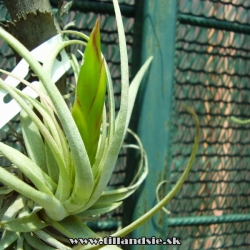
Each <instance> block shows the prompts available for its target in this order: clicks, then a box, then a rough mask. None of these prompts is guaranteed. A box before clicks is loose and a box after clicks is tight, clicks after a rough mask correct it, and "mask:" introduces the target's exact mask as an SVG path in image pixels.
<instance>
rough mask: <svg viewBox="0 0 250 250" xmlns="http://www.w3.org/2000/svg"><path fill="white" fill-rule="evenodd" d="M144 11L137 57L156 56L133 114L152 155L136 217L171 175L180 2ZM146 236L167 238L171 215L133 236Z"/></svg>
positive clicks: (154, 4)
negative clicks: (176, 30)
mask: <svg viewBox="0 0 250 250" xmlns="http://www.w3.org/2000/svg"><path fill="white" fill-rule="evenodd" d="M141 11H142V12H143V17H142V23H141V25H142V26H141V29H142V42H141V48H140V50H141V51H140V52H138V50H135V48H134V49H133V52H134V54H136V55H137V56H138V55H139V54H141V62H142V63H143V62H145V61H146V59H147V58H148V57H149V56H151V55H153V56H154V59H153V62H152V65H151V67H150V69H149V72H148V74H147V77H146V79H144V82H143V83H142V86H141V89H140V93H139V96H138V100H137V106H136V109H137V111H136V114H135V113H134V114H135V115H136V117H133V119H136V120H137V129H136V130H137V133H138V135H139V137H140V138H141V140H142V143H143V145H144V148H145V150H146V153H147V155H148V160H149V175H148V177H147V179H146V181H145V183H144V186H143V189H142V190H141V192H139V194H138V193H137V198H136V199H134V203H133V204H131V205H130V209H133V211H134V212H133V215H132V220H135V219H137V218H138V217H139V216H141V215H142V214H144V213H145V212H146V211H148V210H149V209H150V208H152V207H153V206H154V205H155V204H156V192H155V190H156V187H157V185H158V183H160V182H161V181H162V180H166V179H168V178H169V174H170V170H169V165H170V160H171V159H170V158H169V156H170V146H171V130H170V128H171V122H172V121H171V117H172V112H173V111H172V110H173V107H172V104H173V101H174V96H173V86H174V51H175V28H176V17H177V1H175V0H157V1H155V0H147V1H145V2H144V6H143V8H142V9H141ZM134 32H137V30H136V29H135V31H134ZM138 49H139V48H138ZM126 211H127V210H126ZM126 211H125V212H126ZM143 236H145V237H149V238H150V237H152V236H155V237H159V238H163V239H164V240H165V239H166V236H167V214H165V213H164V212H159V213H158V214H157V215H155V216H154V217H153V218H152V219H151V220H150V221H149V222H147V223H146V224H144V225H143V226H141V227H140V228H139V229H137V230H136V231H134V232H133V233H132V234H131V235H130V237H136V238H140V237H143ZM168 236H169V237H172V236H171V235H168ZM138 247H139V248H138ZM130 249H166V245H165V246H157V245H155V246H152V245H151V246H146V245H145V246H131V247H130Z"/></svg>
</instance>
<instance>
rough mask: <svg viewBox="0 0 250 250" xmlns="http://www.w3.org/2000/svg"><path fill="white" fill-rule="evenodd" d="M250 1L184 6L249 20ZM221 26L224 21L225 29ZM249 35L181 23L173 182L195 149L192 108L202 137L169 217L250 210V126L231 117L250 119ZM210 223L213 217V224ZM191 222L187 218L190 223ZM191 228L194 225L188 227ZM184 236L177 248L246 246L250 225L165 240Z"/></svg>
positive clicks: (191, 13) (197, 230)
mask: <svg viewBox="0 0 250 250" xmlns="http://www.w3.org/2000/svg"><path fill="white" fill-rule="evenodd" d="M249 7H250V2H249V1H232V2H231V1H201V0H192V1H191V0H190V1H186V0H181V1H179V13H178V16H180V15H182V14H186V15H187V19H188V18H189V19H192V18H193V17H197V16H198V17H204V18H206V19H205V20H203V21H204V22H208V21H209V20H213V21H214V20H218V21H219V20H221V21H228V22H230V23H231V24H235V23H237V24H246V23H249ZM220 25H221V24H220ZM249 39H250V37H249V35H247V34H242V33H236V32H230V31H225V30H223V25H222V26H221V28H220V29H215V28H212V27H211V28H205V27H200V26H198V25H197V26H195V25H189V24H187V23H184V22H178V24H177V32H176V71H175V95H174V96H175V111H176V112H174V113H175V114H176V115H175V116H174V119H173V121H174V124H173V126H174V127H173V134H172V160H173V161H172V166H171V177H170V184H171V185H173V184H174V183H176V181H177V180H178V178H179V176H180V174H181V173H182V171H183V166H185V165H186V163H187V160H188V157H189V155H190V151H191V148H192V144H193V140H194V136H195V128H194V123H193V121H192V118H191V117H190V115H188V114H187V113H186V112H183V111H182V110H181V105H182V104H186V105H189V106H191V107H193V108H194V110H195V111H196V112H197V114H198V117H199V120H200V128H201V134H200V135H201V139H200V145H199V150H198V154H197V157H196V161H195V164H194V166H193V168H192V170H191V173H190V174H189V177H188V179H187V180H186V181H185V183H184V185H183V187H182V188H181V190H180V192H179V193H178V194H177V196H176V197H175V198H174V200H172V201H171V202H170V205H169V210H170V211H171V215H170V217H171V218H176V217H188V216H196V222H199V216H202V215H211V216H212V215H215V216H219V215H225V214H227V215H228V214H232V215H233V214H246V213H249V208H250V199H249V182H250V174H249V170H250V169H249V166H248V165H249V161H250V147H249V146H250V137H249V130H250V126H249V125H245V126H242V125H237V124H234V123H233V122H232V121H230V117H231V116H236V117H238V118H241V119H246V118H247V117H249V105H250V102H249V94H250V88H249V84H248V82H249V76H250V75H249V72H250V70H249V69H250V62H249V58H250V57H249V56H250V54H249V53H250V43H249ZM208 220H209V219H208ZM189 223H190V221H189ZM190 224H192V223H190ZM169 235H171V236H172V235H174V236H178V237H179V238H180V239H182V243H183V245H182V246H181V247H179V248H178V249H200V248H201V249H228V248H230V249H235V248H236V247H237V248H239V249H246V246H249V245H250V241H249V223H248V222H242V223H240V222H239V223H227V224H226V223H222V224H211V225H202V223H200V224H199V223H198V224H197V225H196V226H195V225H193V226H182V227H181V226H174V223H173V226H170V227H169V230H168V236H169Z"/></svg>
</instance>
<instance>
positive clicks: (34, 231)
mask: <svg viewBox="0 0 250 250" xmlns="http://www.w3.org/2000/svg"><path fill="white" fill-rule="evenodd" d="M113 3H114V9H115V14H116V20H117V27H118V35H119V45H120V54H121V75H122V79H121V86H122V91H121V104H120V110H119V112H118V115H117V116H115V104H114V93H113V87H112V81H111V76H110V72H109V69H108V67H107V63H106V61H105V58H104V57H103V55H102V54H101V44H100V30H99V20H97V22H96V25H95V27H94V29H93V31H92V33H91V35H90V37H87V36H86V35H84V34H81V33H78V32H75V31H67V32H68V33H72V34H75V35H79V36H80V37H81V38H83V39H84V40H85V41H86V42H83V41H82V40H69V41H64V42H62V43H60V44H58V45H56V46H55V47H54V49H53V50H52V52H51V53H50V55H49V57H48V58H47V60H46V62H45V63H44V64H43V66H41V65H40V64H39V63H38V62H37V60H36V59H35V58H34V57H33V55H32V54H31V53H30V52H29V51H28V50H27V49H26V48H25V47H24V46H23V45H22V44H20V43H19V42H18V41H17V40H16V39H15V38H14V37H12V36H11V35H10V34H9V33H7V32H6V31H4V30H3V29H0V37H1V38H2V39H3V40H5V41H6V42H7V43H8V44H9V45H10V46H11V47H12V48H13V49H14V50H15V51H16V52H17V53H18V54H19V55H20V56H21V57H22V58H23V59H25V60H26V61H27V62H28V64H29V65H30V67H31V69H32V70H33V71H34V73H35V74H36V76H37V77H38V78H39V80H40V83H41V87H40V88H36V87H34V86H32V85H31V84H30V83H29V82H27V81H26V80H24V79H20V78H19V77H18V76H15V75H13V74H11V73H8V72H6V71H4V70H1V72H3V73H5V74H7V75H11V76H12V77H14V78H16V79H18V80H19V81H21V82H22V83H24V84H26V85H27V86H29V87H30V88H33V90H34V91H36V92H37V93H38V96H39V100H37V99H34V98H32V97H30V96H28V95H26V94H24V93H23V92H22V91H20V90H18V89H16V88H14V87H12V86H9V85H8V84H6V83H5V82H4V81H3V80H0V87H1V88H2V89H4V90H5V91H6V92H8V93H9V94H10V95H11V96H12V97H13V99H15V100H16V101H17V102H18V103H19V105H20V106H21V108H22V111H21V115H20V117H21V127H22V134H23V138H24V142H25V146H26V150H27V155H24V154H22V153H21V152H19V151H18V150H16V149H14V148H12V147H9V146H7V145H5V144H4V143H0V153H1V156H2V157H5V158H7V159H9V160H10V161H11V162H12V166H10V167H1V168H0V182H1V183H2V184H3V185H4V186H3V187H1V188H0V192H1V199H2V207H1V210H0V217H1V223H0V227H1V228H2V230H3V235H2V239H1V242H0V249H13V248H14V249H33V248H35V249H43V250H44V249H72V246H71V245H70V242H69V240H68V238H101V237H100V236H99V235H97V234H96V233H95V232H93V231H92V230H91V229H90V228H89V227H88V226H87V225H86V224H85V223H84V222H85V221H87V220H89V219H90V218H91V219H93V218H95V217H94V216H96V215H100V214H103V213H106V212H109V211H111V210H113V209H115V208H116V207H118V206H119V205H121V203H122V200H124V199H125V198H126V197H128V196H129V195H131V194H132V193H133V192H134V191H135V190H136V189H137V188H138V187H139V186H140V184H141V183H142V182H143V180H144V179H145V177H146V175H147V172H148V168H147V157H146V153H145V152H144V149H143V146H142V144H141V141H140V139H139V138H138V137H137V135H136V134H134V133H133V132H132V131H131V130H129V129H128V124H129V120H130V116H131V113H132V108H133V105H134V101H135V97H136V93H137V90H138V88H139V85H140V82H141V80H142V77H143V75H144V73H145V72H146V71H147V69H148V66H149V64H150V62H151V60H152V58H149V59H148V60H147V61H146V63H145V64H144V65H143V66H142V68H141V69H140V71H139V72H138V74H137V75H136V76H135V78H134V80H133V81H132V82H131V84H130V85H129V79H128V59H127V51H126V42H125V35H124V30H123V25H122V17H121V13H120V10H119V4H118V2H117V0H113ZM64 33H66V31H64ZM71 44H82V45H84V46H86V49H85V52H84V56H83V63H82V64H81V65H80V66H79V65H78V63H77V60H76V58H75V56H74V55H71V62H72V68H73V70H74V74H75V77H76V82H77V87H76V96H75V102H74V104H73V108H72V110H71V111H70V110H69V108H68V107H67V105H66V103H65V101H64V99H63V97H62V95H61V94H60V93H59V91H58V89H57V88H56V86H55V85H54V84H53V83H52V80H51V77H50V76H51V73H52V66H53V63H54V60H55V58H56V56H57V55H58V53H59V52H60V51H61V50H62V49H64V48H65V47H66V46H69V45H71ZM106 89H107V92H108V108H109V109H108V110H109V119H108V120H107V117H106V105H105V93H106ZM34 109H35V110H36V112H34ZM186 109H187V110H188V111H189V112H190V113H191V114H192V115H193V117H194V121H195V125H196V136H195V143H194V148H193V151H192V154H191V157H190V160H189V163H188V165H187V167H186V169H185V171H184V173H183V175H182V176H181V178H180V180H179V181H178V182H177V184H176V185H175V186H174V188H173V189H172V190H171V192H170V193H169V194H168V195H167V196H166V197H165V198H164V199H163V200H161V201H160V202H159V203H158V204H157V205H156V206H155V207H153V208H152V209H151V210H150V211H149V212H147V213H146V214H144V215H143V216H142V217H141V218H139V219H137V220H136V221H134V222H133V223H132V224H130V225H129V226H127V227H125V228H123V229H121V230H119V231H118V232H116V233H114V234H113V235H112V236H113V237H117V236H120V237H123V236H125V235H126V234H128V233H129V232H131V231H132V230H134V229H135V228H136V227H138V226H140V225H141V224H142V223H144V222H145V221H147V220H148V219H149V218H150V217H151V216H152V215H153V214H155V213H156V212H157V211H159V210H160V209H161V208H162V207H163V206H165V205H166V204H167V203H168V202H169V201H170V200H171V199H172V197H173V196H174V195H175V194H176V192H177V191H178V190H179V189H180V187H181V185H182V183H183V182H184V180H185V178H186V177H187V174H188V172H189V170H190V168H191V165H192V163H193V161H194V158H195V154H196V151H197V147H198V141H199V124H198V119H197V116H196V115H195V113H194V111H192V109H190V108H188V107H186ZM37 113H40V116H41V117H42V119H40V118H39V117H38V116H37ZM127 131H128V132H129V133H131V134H132V135H133V136H134V137H135V139H136V141H137V142H138V145H123V140H124V137H125V134H126V132H127ZM121 147H132V148H135V149H137V150H139V152H140V154H141V160H140V162H139V168H138V169H139V173H138V174H137V175H136V178H135V180H134V181H133V183H131V185H130V186H129V187H124V188H120V189H117V190H108V191H107V190H106V187H107V184H108V181H109V179H110V177H111V175H112V171H113V169H114V166H115V163H116V160H117V157H118V154H119V151H120V149H121ZM96 218H98V216H97V217H96ZM100 242H101V241H100ZM100 244H101V243H100ZM101 247H102V248H105V247H106V248H107V249H111V247H112V246H105V247H103V246H91V245H85V246H75V247H73V248H77V249H94V248H101ZM113 247H114V246H113ZM115 248H116V249H120V248H118V247H115Z"/></svg>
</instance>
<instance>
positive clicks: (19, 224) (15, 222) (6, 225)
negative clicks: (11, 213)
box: [0, 213, 48, 232]
mask: <svg viewBox="0 0 250 250" xmlns="http://www.w3.org/2000/svg"><path fill="white" fill-rule="evenodd" d="M46 226H48V224H47V223H45V222H44V221H41V219H40V218H39V216H38V215H37V213H32V214H29V215H27V216H23V217H21V218H16V219H12V220H8V221H1V222H0V227H1V228H3V229H6V230H9V231H13V232H32V231H36V230H39V229H42V228H45V227H46Z"/></svg>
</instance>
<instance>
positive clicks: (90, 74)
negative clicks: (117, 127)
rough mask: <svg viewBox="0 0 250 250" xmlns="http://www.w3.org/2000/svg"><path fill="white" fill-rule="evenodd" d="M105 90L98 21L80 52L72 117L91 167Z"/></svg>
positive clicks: (97, 139)
mask: <svg viewBox="0 0 250 250" xmlns="http://www.w3.org/2000/svg"><path fill="white" fill-rule="evenodd" d="M105 91H106V70H105V65H104V60H103V59H102V56H101V42H100V24H99V18H98V19H97V21H96V24H95V27H94V29H93V31H92V33H91V35H90V38H89V41H88V44H87V46H86V49H85V53H84V63H83V65H82V66H81V68H80V72H79V77H78V81H77V87H76V99H75V103H74V105H73V108H72V116H73V118H74V120H75V122H76V124H77V127H78V129H79V132H80V134H81V137H82V140H83V142H84V145H85V148H86V151H87V153H88V156H89V160H90V163H91V165H93V164H94V160H95V156H96V151H97V147H98V141H99V136H100V126H101V122H102V111H103V105H104V98H105Z"/></svg>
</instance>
